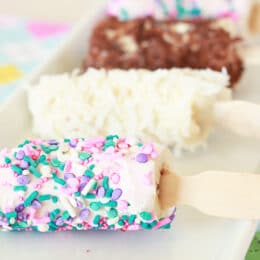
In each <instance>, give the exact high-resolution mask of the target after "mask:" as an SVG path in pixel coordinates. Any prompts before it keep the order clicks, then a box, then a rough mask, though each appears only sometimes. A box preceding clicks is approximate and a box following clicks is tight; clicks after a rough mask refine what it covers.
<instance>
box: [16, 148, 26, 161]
mask: <svg viewBox="0 0 260 260" xmlns="http://www.w3.org/2000/svg"><path fill="white" fill-rule="evenodd" d="M24 156H25V152H24V151H23V150H19V151H18V152H17V153H16V155H15V158H16V159H17V160H22V159H23V158H24Z"/></svg>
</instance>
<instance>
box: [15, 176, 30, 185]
mask: <svg viewBox="0 0 260 260" xmlns="http://www.w3.org/2000/svg"><path fill="white" fill-rule="evenodd" d="M17 182H18V183H19V184H21V185H26V184H28V183H30V176H28V175H20V176H18V177H17Z"/></svg>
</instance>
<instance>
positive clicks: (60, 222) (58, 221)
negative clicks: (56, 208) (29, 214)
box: [55, 217, 64, 227]
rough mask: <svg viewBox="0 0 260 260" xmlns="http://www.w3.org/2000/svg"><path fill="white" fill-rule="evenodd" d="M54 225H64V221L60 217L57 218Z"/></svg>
mask: <svg viewBox="0 0 260 260" xmlns="http://www.w3.org/2000/svg"><path fill="white" fill-rule="evenodd" d="M55 224H56V225H57V226H59V227H60V226H62V225H63V224H64V221H63V219H62V218H61V217H58V218H57V219H56V221H55Z"/></svg>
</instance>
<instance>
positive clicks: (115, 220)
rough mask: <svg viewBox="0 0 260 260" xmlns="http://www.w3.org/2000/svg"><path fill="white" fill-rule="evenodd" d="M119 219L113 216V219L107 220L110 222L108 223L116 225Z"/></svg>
mask: <svg viewBox="0 0 260 260" xmlns="http://www.w3.org/2000/svg"><path fill="white" fill-rule="evenodd" d="M118 220H119V217H116V218H112V219H108V220H107V224H108V225H114V224H116V223H117V221H118Z"/></svg>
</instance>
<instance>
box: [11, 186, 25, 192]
mask: <svg viewBox="0 0 260 260" xmlns="http://www.w3.org/2000/svg"><path fill="white" fill-rule="evenodd" d="M13 190H14V191H26V190H27V187H26V186H24V185H18V186H14V187H13Z"/></svg>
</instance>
